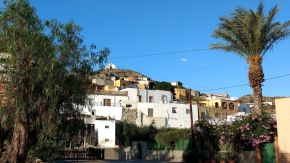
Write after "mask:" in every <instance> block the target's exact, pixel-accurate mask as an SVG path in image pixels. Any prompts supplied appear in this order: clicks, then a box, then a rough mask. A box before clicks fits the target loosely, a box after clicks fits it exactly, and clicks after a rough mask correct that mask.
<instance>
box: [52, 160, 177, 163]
mask: <svg viewBox="0 0 290 163" xmlns="http://www.w3.org/2000/svg"><path fill="white" fill-rule="evenodd" d="M77 162H79V163H151V162H152V163H167V162H164V161H150V160H112V161H111V160H110V161H109V160H88V161H87V160H86V161H83V160H82V161H75V160H74V161H56V163H77ZM170 163H172V162H170Z"/></svg>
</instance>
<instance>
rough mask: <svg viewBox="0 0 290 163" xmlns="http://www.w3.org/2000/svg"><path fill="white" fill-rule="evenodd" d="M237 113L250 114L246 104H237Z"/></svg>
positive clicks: (249, 108)
mask: <svg viewBox="0 0 290 163" xmlns="http://www.w3.org/2000/svg"><path fill="white" fill-rule="evenodd" d="M238 110H239V112H245V113H251V112H252V111H251V107H250V105H248V104H240V103H239V104H238Z"/></svg>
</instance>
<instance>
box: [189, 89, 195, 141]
mask: <svg viewBox="0 0 290 163" xmlns="http://www.w3.org/2000/svg"><path fill="white" fill-rule="evenodd" d="M188 99H189V116H190V131H191V135H192V136H193V127H194V126H193V119H192V97H191V89H189V98H188Z"/></svg>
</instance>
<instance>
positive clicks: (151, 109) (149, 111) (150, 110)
mask: <svg viewBox="0 0 290 163" xmlns="http://www.w3.org/2000/svg"><path fill="white" fill-rule="evenodd" d="M148 117H153V108H148Z"/></svg>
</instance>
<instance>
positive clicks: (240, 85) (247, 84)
mask: <svg viewBox="0 0 290 163" xmlns="http://www.w3.org/2000/svg"><path fill="white" fill-rule="evenodd" d="M286 76H290V74H283V75H279V76H275V77H271V78H267V79H265V80H264V82H266V81H269V80H274V79H278V78H283V77H286ZM243 86H249V83H245V84H239V85H232V86H227V87H220V88H213V89H204V90H199V91H200V92H207V91H214V90H222V89H229V88H236V87H243Z"/></svg>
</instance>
